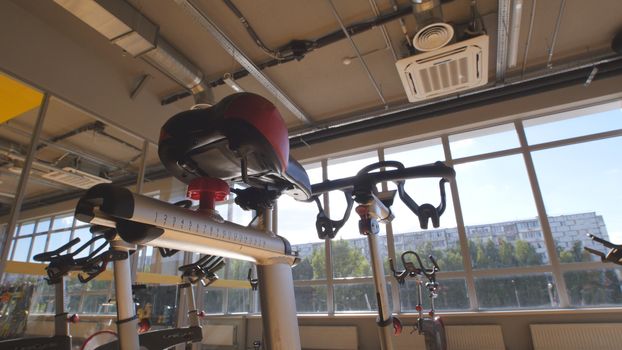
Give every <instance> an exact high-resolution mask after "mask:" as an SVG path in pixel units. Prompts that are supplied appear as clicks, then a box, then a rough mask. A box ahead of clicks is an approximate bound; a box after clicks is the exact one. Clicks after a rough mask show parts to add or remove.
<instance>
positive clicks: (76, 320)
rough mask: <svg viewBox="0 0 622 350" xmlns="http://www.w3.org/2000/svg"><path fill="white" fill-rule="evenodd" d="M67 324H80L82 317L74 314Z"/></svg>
mask: <svg viewBox="0 0 622 350" xmlns="http://www.w3.org/2000/svg"><path fill="white" fill-rule="evenodd" d="M67 322H69V323H78V322H80V316H78V315H77V314H73V315H71V316H69V318H67Z"/></svg>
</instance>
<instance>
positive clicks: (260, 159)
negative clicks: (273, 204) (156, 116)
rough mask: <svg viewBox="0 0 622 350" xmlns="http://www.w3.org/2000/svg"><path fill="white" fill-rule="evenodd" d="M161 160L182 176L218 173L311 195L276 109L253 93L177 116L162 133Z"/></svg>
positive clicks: (187, 180)
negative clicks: (293, 156)
mask: <svg viewBox="0 0 622 350" xmlns="http://www.w3.org/2000/svg"><path fill="white" fill-rule="evenodd" d="M158 154H159V156H160V160H161V161H162V163H163V164H164V166H165V167H166V168H167V169H168V170H169V171H170V172H171V173H172V174H173V176H175V177H176V178H178V179H179V180H181V181H183V182H185V183H190V181H192V180H193V179H195V178H197V177H215V178H219V179H223V180H226V181H229V182H232V183H236V182H237V183H242V182H244V183H246V184H248V185H250V186H253V187H259V188H270V189H274V190H277V191H279V192H285V193H287V194H289V195H291V196H293V197H294V198H296V199H300V200H306V199H308V198H310V196H311V185H310V183H309V177H308V175H307V173H306V171H305V170H304V168H303V167H302V166H301V165H300V164H299V163H298V162H297V161H296V160H295V159H293V158H292V157H291V156H290V155H289V139H288V134H287V127H286V126H285V123H284V122H283V119H282V117H281V115H280V113H279V112H278V110H277V109H276V107H275V106H274V105H273V104H272V103H271V102H270V101H268V100H266V99H265V98H263V97H261V96H259V95H255V94H252V93H239V94H233V95H230V96H227V97H225V98H224V99H222V100H221V101H220V102H218V103H217V104H216V105H214V106H212V107H209V108H206V109H195V110H189V111H184V112H181V113H178V114H176V115H175V116H173V117H172V118H171V119H169V120H168V121H167V122H166V123H165V124H164V126H163V127H162V130H161V132H160V142H159V148H158Z"/></svg>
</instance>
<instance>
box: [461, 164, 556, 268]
mask: <svg viewBox="0 0 622 350" xmlns="http://www.w3.org/2000/svg"><path fill="white" fill-rule="evenodd" d="M455 169H456V173H457V174H459V175H458V176H457V177H456V181H457V183H458V190H459V191H460V203H461V205H462V212H463V217H464V223H465V225H466V227H465V230H466V233H467V237H468V239H469V249H470V253H471V254H470V255H471V260H472V264H473V267H474V268H476V269H489V268H499V267H514V266H532V265H542V264H546V263H548V261H549V259H548V255H547V251H546V246H545V245H544V236H543V234H542V228H541V227H540V221H539V220H538V214H537V210H536V207H535V203H534V199H533V195H532V192H531V187H530V185H529V179H528V178H527V171H526V169H525V163H524V161H523V158H522V157H521V156H520V155H515V156H507V157H501V158H494V159H490V160H481V161H477V162H471V163H466V164H460V165H457V166H456V167H455Z"/></svg>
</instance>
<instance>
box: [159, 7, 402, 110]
mask: <svg viewBox="0 0 622 350" xmlns="http://www.w3.org/2000/svg"><path fill="white" fill-rule="evenodd" d="M412 13H413V9H412V6H411V5H407V6H403V7H397V4H394V6H393V11H392V12H389V13H385V14H380V15H378V16H377V17H375V18H372V19H369V20H365V21H362V22H358V23H355V24H352V25H349V26H348V27H346V28H347V32H348V33H349V34H350V35H351V36H354V35H357V34H361V33H364V32H366V31H368V30H371V29H373V28H375V27H377V26H382V25H384V24H386V23H389V22H391V21H394V20H398V19H399V20H400V21H401V22H400V23H402V29H405V27H404V26H403V20H402V17H404V16H408V15H412ZM343 39H346V35H345V33H344V32H343V30H341V29H339V30H337V31H334V32H331V33H328V34H326V35H323V36H321V37H319V38H317V39H315V40H292V41H291V42H290V43H289V44H287V45H285V46H283V47H281V48H279V49H278V50H275V51H276V52H278V55H279V56H280V57H279V58H278V59H276V58H273V59H271V60H268V61H264V62H260V63H257V64H256V65H257V67H258V68H259V69H260V70H263V69H266V68H270V67H274V66H277V65H279V64H284V63H287V62H291V61H294V60H296V61H300V60H301V59H303V58H304V57H305V55H306V54H308V53H309V52H312V51H314V50H316V49H319V48H322V47H324V46H326V45H330V44H333V43H336V42H338V41H340V40H343ZM406 39H407V42H408V43H409V44H408V47H409V50H410V49H411V46H412V45H411V44H410V42H409V39H408V38H406ZM230 74H231V78H232V79H233V80H237V79H240V78H243V77H245V76H248V75H249V74H251V73H250V72H249V70H247V69H246V68H242V69H239V70H237V71H235V72H231V73H230ZM224 84H225V81H224V79H223V78H222V77H220V78H217V79H214V80H212V81H210V82H209V86H211V87H217V86H220V85H224ZM188 96H190V93H188V92H182V93H175V94H172V95H170V96H167V97H165V98H164V99H162V101H161V104H162V105H167V104H170V103H173V102H175V101H177V100H179V99H182V98H185V97H188Z"/></svg>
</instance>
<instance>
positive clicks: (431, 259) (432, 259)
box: [428, 255, 441, 271]
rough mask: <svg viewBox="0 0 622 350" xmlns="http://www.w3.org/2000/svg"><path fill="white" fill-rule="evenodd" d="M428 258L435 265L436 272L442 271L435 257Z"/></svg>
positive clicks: (429, 256)
mask: <svg viewBox="0 0 622 350" xmlns="http://www.w3.org/2000/svg"><path fill="white" fill-rule="evenodd" d="M428 258H429V259H430V261H431V262H432V264H433V265H434V269H435V270H436V271H440V270H441V269H440V268H439V267H438V264H437V263H436V259H434V256H433V255H428Z"/></svg>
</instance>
